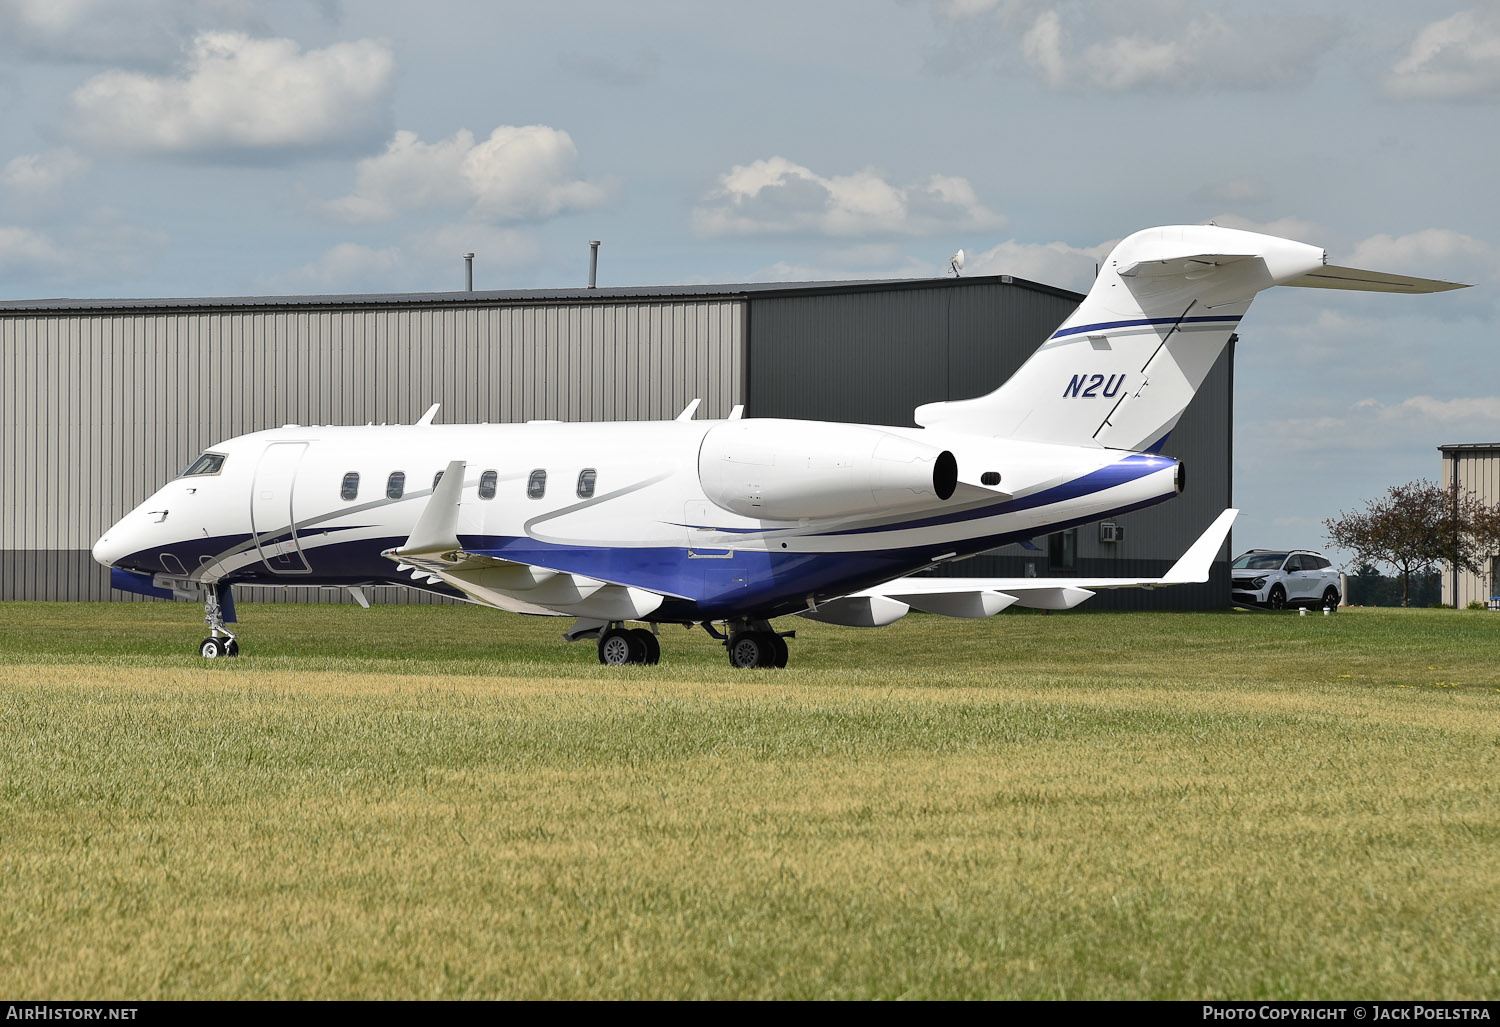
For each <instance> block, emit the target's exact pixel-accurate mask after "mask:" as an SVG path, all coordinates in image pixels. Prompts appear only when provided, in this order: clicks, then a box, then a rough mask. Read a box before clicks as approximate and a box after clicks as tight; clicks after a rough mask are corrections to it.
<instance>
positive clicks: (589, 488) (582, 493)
mask: <svg viewBox="0 0 1500 1027" xmlns="http://www.w3.org/2000/svg"><path fill="white" fill-rule="evenodd" d="M598 478H599V472H598V471H596V470H594V469H593V468H592V467H585V468H584V469H583V470H581V471H579V472H578V498H579V499H593V498H594V482H595V481H597V480H598Z"/></svg>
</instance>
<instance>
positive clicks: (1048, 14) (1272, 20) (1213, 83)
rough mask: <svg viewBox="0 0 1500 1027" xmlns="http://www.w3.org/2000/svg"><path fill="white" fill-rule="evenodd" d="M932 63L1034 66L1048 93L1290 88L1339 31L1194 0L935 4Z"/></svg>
mask: <svg viewBox="0 0 1500 1027" xmlns="http://www.w3.org/2000/svg"><path fill="white" fill-rule="evenodd" d="M933 9H934V14H935V17H936V20H937V21H938V23H939V25H940V26H941V28H942V29H943V30H944V31H945V32H946V34H947V40H946V43H945V45H944V46H943V47H941V49H940V52H939V54H938V55H937V58H936V60H934V61H933V62H932V63H933V65H934V66H935V67H940V68H943V69H944V70H953V69H955V68H959V67H963V66H966V65H972V64H975V63H987V64H991V65H992V66H994V67H996V68H997V70H1000V71H1002V72H1007V73H1009V72H1013V71H1015V70H1017V69H1025V70H1028V71H1029V72H1030V73H1031V74H1033V75H1034V76H1035V77H1037V78H1038V79H1040V81H1042V82H1043V83H1044V84H1045V85H1047V86H1048V87H1049V88H1051V89H1056V90H1069V89H1090V90H1101V91H1105V92H1127V91H1134V90H1147V89H1159V90H1180V89H1182V88H1184V87H1192V88H1196V89H1286V88H1290V87H1294V86H1300V85H1305V84H1306V83H1307V82H1309V81H1311V80H1312V78H1313V76H1314V75H1315V74H1316V72H1317V66H1318V60H1319V58H1320V57H1322V55H1323V54H1324V53H1326V52H1327V51H1328V50H1329V49H1330V48H1331V47H1332V46H1333V45H1334V44H1335V43H1336V42H1337V41H1338V39H1339V38H1340V36H1341V35H1342V34H1343V33H1342V29H1341V28H1340V27H1339V26H1337V25H1336V24H1334V23H1333V22H1332V21H1330V20H1328V19H1325V18H1320V17H1310V16H1306V15H1302V14H1297V13H1292V12H1283V13H1280V14H1276V15H1257V16H1243V15H1234V14H1232V15H1225V14H1221V13H1219V12H1218V11H1213V10H1209V11H1204V10H1203V9H1202V5H1199V4H1194V3H1191V2H1189V0H1129V2H1126V0H1121V2H1116V3H1111V4H1093V3H1085V2H1082V0H1062V2H1057V0H934V3H933Z"/></svg>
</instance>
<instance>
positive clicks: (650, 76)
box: [557, 47, 661, 86]
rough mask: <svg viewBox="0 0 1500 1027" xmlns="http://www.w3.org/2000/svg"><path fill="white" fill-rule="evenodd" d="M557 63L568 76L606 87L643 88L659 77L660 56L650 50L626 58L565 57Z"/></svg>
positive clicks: (573, 55) (643, 50)
mask: <svg viewBox="0 0 1500 1027" xmlns="http://www.w3.org/2000/svg"><path fill="white" fill-rule="evenodd" d="M557 63H558V64H559V65H560V66H561V67H562V68H563V69H564V70H565V71H567V72H569V73H572V74H576V75H582V76H583V77H584V78H588V79H593V80H594V81H595V82H602V83H604V84H605V85H607V86H643V85H646V84H648V83H651V82H655V81H656V79H657V77H658V76H659V75H660V74H661V54H659V53H657V52H656V51H655V50H653V49H651V48H649V47H643V48H641V49H640V50H637V51H636V52H635V55H634V56H633V57H629V58H624V57H616V56H600V55H596V54H578V53H565V54H563V55H562V56H560V57H559V58H558V59H557Z"/></svg>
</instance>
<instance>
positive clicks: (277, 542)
mask: <svg viewBox="0 0 1500 1027" xmlns="http://www.w3.org/2000/svg"><path fill="white" fill-rule="evenodd" d="M306 452H307V443H305V442H273V443H271V444H270V445H269V446H267V447H266V451H265V452H264V453H262V454H261V457H260V463H259V464H257V465H256V467H255V483H254V485H253V486H252V487H251V489H250V530H251V531H253V532H254V533H255V548H256V549H257V550H258V551H259V552H260V558H261V560H262V561H264V562H265V565H266V569H267V570H269V571H271V572H272V573H273V574H311V573H312V567H311V566H309V565H308V562H307V557H305V556H303V555H302V543H301V541H300V540H299V539H298V538H297V521H296V516H295V512H294V510H295V507H294V504H295V500H296V486H297V467H298V465H299V464H301V462H302V457H303V455H304V454H305V453H306Z"/></svg>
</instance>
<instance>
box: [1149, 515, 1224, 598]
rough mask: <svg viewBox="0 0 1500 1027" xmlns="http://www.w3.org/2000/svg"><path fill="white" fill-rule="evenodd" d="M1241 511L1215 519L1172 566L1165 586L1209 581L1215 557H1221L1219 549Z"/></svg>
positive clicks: (1164, 581) (1167, 574) (1162, 581)
mask: <svg viewBox="0 0 1500 1027" xmlns="http://www.w3.org/2000/svg"><path fill="white" fill-rule="evenodd" d="M1239 513H1240V512H1239V511H1238V510H1235V509H1233V508H1231V509H1228V510H1225V511H1224V512H1223V513H1221V514H1219V516H1218V517H1217V518H1215V520H1214V522H1213V523H1212V524H1210V525H1209V526H1208V530H1207V531H1205V532H1204V533H1203V534H1202V535H1200V536H1198V541H1196V542H1194V543H1193V544H1192V546H1190V547H1189V548H1188V551H1187V552H1185V553H1183V554H1182V558H1181V559H1180V560H1178V561H1177V562H1176V563H1174V564H1173V565H1172V569H1171V570H1169V571H1167V573H1166V574H1164V575H1163V576H1162V579H1161V583H1162V584H1163V585H1181V584H1186V583H1188V582H1195V581H1207V580H1208V571H1209V568H1210V567H1211V566H1212V565H1213V562H1214V557H1215V556H1218V555H1219V547H1220V546H1222V545H1223V544H1224V539H1225V538H1226V537H1227V536H1228V535H1229V528H1230V526H1231V525H1232V524H1234V519H1235V518H1236V517H1238V516H1239Z"/></svg>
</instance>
